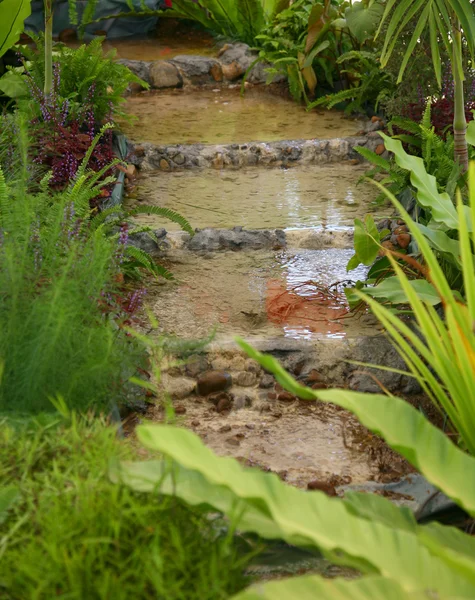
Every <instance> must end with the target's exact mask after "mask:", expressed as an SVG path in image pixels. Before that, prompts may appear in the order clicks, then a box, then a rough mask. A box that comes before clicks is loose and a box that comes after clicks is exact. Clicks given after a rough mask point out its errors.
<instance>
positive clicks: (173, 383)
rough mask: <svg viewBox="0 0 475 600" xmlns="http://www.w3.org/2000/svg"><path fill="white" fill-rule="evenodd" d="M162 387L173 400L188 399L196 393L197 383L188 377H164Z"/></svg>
mask: <svg viewBox="0 0 475 600" xmlns="http://www.w3.org/2000/svg"><path fill="white" fill-rule="evenodd" d="M162 385H163V387H164V389H165V391H166V392H167V393H168V394H170V396H171V397H172V398H176V399H182V398H186V397H187V396H189V395H190V394H192V393H193V392H194V391H195V386H196V382H195V380H194V379H189V378H188V377H170V376H168V375H163V376H162Z"/></svg>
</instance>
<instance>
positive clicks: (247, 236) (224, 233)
mask: <svg viewBox="0 0 475 600" xmlns="http://www.w3.org/2000/svg"><path fill="white" fill-rule="evenodd" d="M154 233H155V236H156V238H157V241H158V243H157V242H155V241H154V240H153V239H152V238H151V237H150V236H149V235H148V234H147V233H145V232H142V233H136V234H132V235H130V236H129V243H130V244H131V245H133V246H136V247H137V248H140V249H141V250H144V251H145V252H148V253H149V254H151V255H152V256H163V255H165V254H167V253H169V252H173V251H174V250H188V251H190V252H202V253H208V252H219V251H226V250H233V251H238V250H261V249H272V250H280V249H284V248H294V249H302V250H324V249H325V248H339V249H349V248H353V229H321V228H315V229H310V228H306V229H288V230H285V231H284V230H282V229H244V228H243V227H234V228H233V229H215V228H213V227H207V228H205V229H197V230H196V233H195V235H194V236H193V237H190V235H189V234H188V233H186V232H183V231H174V232H167V231H166V230H165V229H158V230H157V231H155V232H154Z"/></svg>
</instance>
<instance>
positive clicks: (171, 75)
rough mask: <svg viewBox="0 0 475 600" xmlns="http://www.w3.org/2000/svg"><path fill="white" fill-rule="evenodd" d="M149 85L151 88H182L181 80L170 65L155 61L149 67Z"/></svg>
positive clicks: (175, 69)
mask: <svg viewBox="0 0 475 600" xmlns="http://www.w3.org/2000/svg"><path fill="white" fill-rule="evenodd" d="M149 77H150V83H151V85H152V87H153V88H156V89H163V88H179V87H182V86H183V78H182V76H181V75H180V73H179V71H178V69H177V68H176V66H175V65H173V64H172V63H169V62H166V61H162V60H157V61H155V62H153V63H152V64H151V66H150V75H149Z"/></svg>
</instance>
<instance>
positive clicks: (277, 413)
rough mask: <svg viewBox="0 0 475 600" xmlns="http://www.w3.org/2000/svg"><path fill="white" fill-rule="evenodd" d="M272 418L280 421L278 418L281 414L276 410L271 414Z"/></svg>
mask: <svg viewBox="0 0 475 600" xmlns="http://www.w3.org/2000/svg"><path fill="white" fill-rule="evenodd" d="M272 416H273V417H274V418H276V419H280V417H281V416H282V413H281V412H280V410H277V411H276V412H273V413H272Z"/></svg>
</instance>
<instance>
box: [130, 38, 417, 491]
mask: <svg viewBox="0 0 475 600" xmlns="http://www.w3.org/2000/svg"><path fill="white" fill-rule="evenodd" d="M133 51H134V52H135V51H136V49H134V50H133ZM148 51H149V49H148V46H144V47H143V48H142V49H141V50H140V52H141V59H142V60H143V58H144V54H147V52H148ZM180 52H181V53H183V49H181V50H180ZM135 57H136V56H135ZM126 58H129V56H126ZM156 58H157V57H156V56H154V55H153V54H151V56H150V59H151V60H154V59H156ZM235 87H236V86H234V88H235ZM126 108H127V109H128V110H129V111H130V112H131V113H133V114H135V115H136V117H137V119H138V120H137V121H136V122H134V123H132V124H129V125H125V126H124V127H125V129H124V130H125V133H126V134H127V136H128V138H129V140H130V141H131V143H132V145H133V155H135V156H137V155H138V154H139V152H138V148H139V150H140V152H141V153H142V154H143V153H144V150H143V149H142V146H140V147H139V146H138V145H143V146H144V147H146V152H149V153H152V152H156V153H158V154H157V155H159V158H158V159H156V160H155V162H153V161H148V162H146V161H145V162H143V163H141V161H140V160H138V161H137V164H138V166H139V169H140V167H143V168H142V170H141V172H140V171H139V172H140V175H139V177H138V179H137V181H136V182H135V185H134V187H133V188H132V189H130V190H129V194H128V196H127V198H126V205H127V206H128V207H131V208H133V207H135V206H140V205H141V204H151V205H155V206H162V207H166V208H171V209H173V210H176V211H178V212H180V213H181V214H182V215H184V216H185V217H186V218H187V219H188V220H189V221H190V223H191V224H192V226H193V227H196V228H197V233H196V234H195V236H194V237H193V238H191V239H190V237H189V236H188V234H185V233H183V232H179V228H178V226H176V225H174V224H172V223H170V222H168V221H166V220H164V219H161V218H159V217H156V216H153V215H144V216H141V217H140V218H138V219H137V221H138V223H139V224H141V225H147V226H150V227H152V228H153V229H154V230H156V231H157V235H158V237H159V238H160V242H161V244H160V251H159V262H160V264H162V265H164V266H166V267H167V268H168V269H169V270H170V271H171V272H172V273H173V275H174V280H173V281H164V280H157V281H154V282H153V283H151V285H150V288H149V291H148V297H147V298H148V299H147V305H148V307H149V309H152V311H153V314H154V316H155V317H156V319H157V320H158V325H159V334H164V335H166V336H171V337H172V338H176V339H178V340H181V341H185V340H190V339H192V340H196V339H200V338H206V337H207V336H209V335H210V333H211V332H213V331H215V336H214V338H213V340H212V341H211V343H210V344H209V345H208V346H207V347H206V348H204V349H202V350H200V351H199V352H196V353H195V354H193V355H192V356H191V357H190V356H188V355H186V353H185V354H183V355H181V356H180V353H179V352H178V355H177V361H176V362H173V361H172V362H171V363H170V365H169V368H168V369H165V371H164V374H163V382H162V383H163V385H164V388H165V390H166V391H167V392H168V393H169V394H170V396H171V397H172V399H173V402H174V406H175V410H176V413H177V415H178V416H179V419H180V421H181V422H182V423H183V425H185V426H187V427H189V428H191V429H192V430H193V431H195V432H196V433H197V434H198V435H199V436H200V437H201V438H202V439H203V440H204V441H205V443H206V444H208V445H209V446H210V447H211V448H212V449H213V450H215V451H216V452H218V454H221V455H229V456H234V457H236V458H238V459H239V460H241V461H242V462H244V463H246V464H251V465H255V466H258V467H260V468H262V469H264V470H267V471H272V472H275V473H278V474H279V476H280V477H281V478H282V479H284V480H286V481H287V482H289V483H291V484H293V485H297V486H300V487H304V488H309V489H325V490H326V491H327V492H328V493H330V494H337V493H339V489H341V488H339V486H344V485H348V484H361V483H363V482H367V481H377V482H383V483H387V482H390V481H394V480H397V479H398V478H400V477H401V476H402V475H405V474H407V473H409V472H410V468H409V467H408V465H407V464H406V463H405V462H404V461H402V460H401V459H399V458H398V457H397V456H396V455H395V454H394V453H392V452H391V451H390V450H389V449H388V448H387V447H386V446H385V445H384V444H383V443H382V442H381V441H380V440H379V438H376V437H375V436H373V435H371V434H369V432H368V431H367V430H365V429H364V428H363V427H361V426H360V425H359V424H358V422H357V420H356V419H354V418H353V417H352V416H351V415H349V414H348V413H346V412H345V411H341V410H339V409H337V408H336V407H334V406H325V405H321V404H313V403H312V404H310V403H306V402H304V401H300V400H298V399H297V398H295V397H293V396H292V395H291V394H288V393H287V392H284V391H283V390H282V388H280V386H279V385H278V384H277V383H276V382H275V381H274V380H273V378H272V377H271V376H270V375H268V374H266V373H265V372H264V371H262V370H261V369H260V368H259V367H258V365H257V364H256V363H254V362H253V361H252V360H250V359H247V358H246V357H245V356H244V355H243V353H242V352H241V351H240V350H239V349H238V347H237V345H236V343H235V341H234V337H235V336H236V335H238V336H241V337H242V338H244V339H246V340H247V341H249V342H250V343H252V344H253V345H254V346H255V347H257V348H258V349H260V350H262V351H267V352H271V353H272V354H273V355H274V356H277V357H278V358H279V359H280V360H281V361H282V362H283V364H284V366H286V368H288V369H289V370H290V371H291V372H292V373H293V374H294V376H296V377H297V378H298V379H300V380H301V381H302V382H305V383H306V384H308V385H310V386H312V387H314V388H322V387H326V386H333V385H336V386H340V387H350V388H352V389H356V390H361V391H378V390H379V386H378V385H377V383H376V382H375V376H376V377H378V379H381V381H382V382H383V383H384V385H385V386H386V387H388V388H389V389H391V390H392V391H395V392H399V393H406V392H408V391H410V389H409V387H408V386H409V384H408V382H407V379H406V378H404V377H402V376H401V375H397V376H392V375H391V374H387V373H382V374H381V372H380V371H379V372H378V371H375V372H374V374H370V373H368V371H367V370H366V371H365V370H364V369H362V368H361V367H360V368H358V367H355V366H354V365H352V364H351V361H355V360H359V361H362V362H368V361H369V362H375V363H379V364H383V365H388V364H391V363H392V364H393V365H394V363H396V364H397V357H396V356H395V353H394V351H393V350H392V349H391V348H390V346H389V343H388V342H387V341H386V339H385V337H384V336H383V335H381V334H380V331H379V328H378V324H377V322H376V321H375V320H374V318H373V317H371V316H370V315H368V314H362V313H359V314H358V313H357V314H350V313H349V311H348V308H347V303H346V299H345V294H344V288H345V286H348V285H351V283H352V282H355V281H356V280H358V279H364V277H365V275H366V269H365V268H358V269H357V270H355V271H352V272H350V273H348V272H347V271H346V264H347V262H348V260H349V259H350V257H351V256H352V226H353V220H354V218H363V217H364V215H365V214H366V213H367V212H372V213H374V214H375V216H376V217H378V216H379V215H381V216H388V213H389V209H388V207H384V206H383V207H381V206H379V207H376V208H375V205H374V204H372V202H373V200H374V198H375V196H376V193H375V190H374V189H373V188H372V187H371V186H370V185H369V184H367V183H362V184H358V180H359V179H360V177H361V176H362V174H363V173H364V171H365V168H364V165H362V164H361V163H360V162H359V161H358V160H355V156H356V155H355V154H354V153H351V150H350V151H349V152H347V153H346V155H345V152H346V150H345V152H343V155H344V156H342V153H341V152H340V151H339V148H341V147H344V148H346V146H344V144H347V145H348V143H347V142H346V141H345V140H346V139H347V138H349V137H350V136H355V135H358V134H359V135H361V129H362V128H363V127H364V125H365V124H364V123H362V122H361V121H353V120H349V119H347V118H345V117H344V116H343V115H342V114H340V113H337V112H311V113H308V112H306V111H305V110H304V109H303V108H302V107H300V106H298V105H297V104H296V103H294V102H292V101H291V100H290V99H288V98H286V97H284V96H283V95H275V93H274V94H271V93H266V92H265V91H262V89H260V88H258V87H257V86H256V87H255V88H254V89H250V90H248V92H246V94H245V95H244V97H243V98H241V97H240V96H239V90H238V89H233V87H232V86H231V88H230V87H229V86H228V87H226V86H224V85H220V86H219V87H216V86H215V87H213V86H212V85H211V86H208V87H204V88H203V87H195V86H191V87H186V86H185V88H184V89H183V90H175V91H170V90H165V91H154V92H145V93H141V94H136V95H132V96H129V97H128V99H127V104H126ZM294 140H295V142H294ZM318 140H328V141H329V145H328V146H325V148H326V150H325V152H326V154H325V155H324V156H323V158H322V157H320V158H318V157H317V158H316V159H315V158H313V155H312V156H310V158H309V155H307V154H306V151H303V152H301V153H300V154H298V157H297V158H298V159H297V160H294V161H292V162H289V161H286V160H285V156H284V158H283V159H282V160H280V159H279V156H277V159H276V160H274V159H272V161H271V163H270V164H271V166H269V164H262V165H261V164H260V163H259V161H260V160H261V159H259V158H258V159H257V160H256V162H257V165H255V166H247V165H246V164H243V165H241V164H238V162H239V161H234V162H233V160H231V161H228V163H227V164H226V161H225V160H224V161H222V160H221V161H218V162H216V161H215V160H214V158H213V159H212V160H211V162H210V161H209V160H208V162H206V161H205V162H204V163H199V161H198V164H197V163H196V161H195V164H194V165H191V163H190V162H189V161H188V158H187V157H188V156H191V157H192V158H193V157H195V156H197V152H199V153H201V155H205V156H207V157H209V156H211V157H214V156H220V153H221V152H222V150H221V149H222V146H221V145H222V144H229V145H230V148H239V151H241V150H242V149H243V148H244V149H247V147H248V146H249V147H250V148H251V150H252V147H253V146H252V144H253V143H255V144H258V145H259V144H260V145H261V146H260V147H262V146H263V145H265V144H269V143H271V142H278V143H280V142H282V143H283V144H284V146H285V152H288V150H287V148H290V149H292V148H293V145H294V143H295V147H297V146H299V145H300V147H305V144H308V143H310V142H311V143H319V142H318ZM309 141H310V142H309ZM233 145H234V146H233ZM302 145H303V146H302ZM284 146H283V147H284ZM332 148H333V149H335V148H336V149H337V151H335V152H334V154H332ZM162 155H163V156H166V158H165V159H163V158H161V157H162ZM169 156H172V157H173V156H174V157H175V159H174V160H175V163H173V160H171V161H170V160H169V159H168V157H169ZM177 156H183V160H182V159H181V158H180V160H178V159H177V158H176V157H177ZM260 156H262V154H261V155H260ZM193 160H195V159H194V158H193ZM230 163H231V164H230ZM200 164H202V166H199V165H200ZM247 164H249V161H248V163H247ZM190 166H191V167H194V168H189V167H190ZM163 228H165V229H166V230H167V234H165V231H164V229H163ZM184 358H186V360H182V359H184ZM148 416H149V417H151V418H152V419H154V420H161V419H162V418H163V409H162V407H161V406H159V405H157V406H153V407H152V408H151V409H149V413H148ZM395 496H397V494H395Z"/></svg>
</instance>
